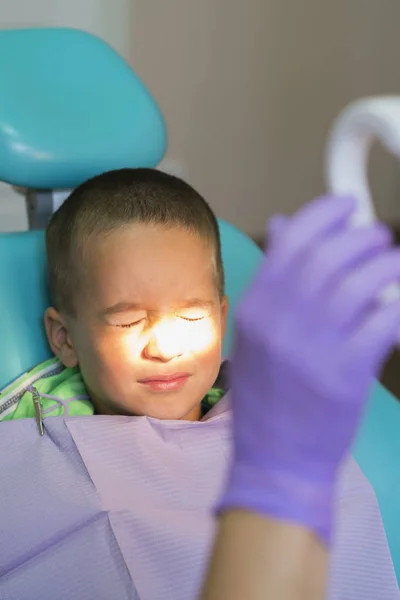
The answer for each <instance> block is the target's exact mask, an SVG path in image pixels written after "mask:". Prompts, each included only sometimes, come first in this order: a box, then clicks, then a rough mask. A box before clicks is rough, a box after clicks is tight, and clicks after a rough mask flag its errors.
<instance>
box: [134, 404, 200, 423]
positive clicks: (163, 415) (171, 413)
mask: <svg viewBox="0 0 400 600" xmlns="http://www.w3.org/2000/svg"><path fill="white" fill-rule="evenodd" d="M144 414H145V415H146V416H148V417H151V418H153V419H159V420H160V421H199V419H200V418H201V405H200V404H198V405H195V406H191V407H189V408H188V407H181V408H178V407H176V408H173V407H168V408H165V410H160V407H157V408H156V409H155V410H148V411H144Z"/></svg>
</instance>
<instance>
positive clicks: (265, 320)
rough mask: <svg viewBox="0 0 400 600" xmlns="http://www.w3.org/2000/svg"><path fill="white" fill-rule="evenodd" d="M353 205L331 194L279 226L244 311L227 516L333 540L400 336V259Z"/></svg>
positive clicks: (379, 228) (239, 318)
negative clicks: (368, 406) (356, 441)
mask: <svg viewBox="0 0 400 600" xmlns="http://www.w3.org/2000/svg"><path fill="white" fill-rule="evenodd" d="M354 208H355V202H354V201H352V200H351V199H346V198H334V197H328V198H322V199H318V200H317V201H314V202H313V203H312V204H309V205H308V206H306V207H305V208H303V209H302V210H301V211H299V212H298V213H297V214H296V215H295V216H294V217H293V218H291V219H286V220H285V219H283V218H278V219H275V220H273V221H272V222H271V225H270V232H269V234H270V245H269V249H268V251H267V253H266V256H265V260H264V262H263V264H262V266H261V268H260V270H259V272H258V275H257V276H256V278H255V280H254V282H253V284H252V285H251V287H250V289H249V290H248V292H247V294H246V295H245V297H244V299H243V301H242V302H241V305H240V307H239V309H238V311H237V314H236V342H235V348H234V354H233V361H232V369H231V384H232V390H231V391H232V402H233V422H234V425H233V427H234V464H233V466H232V470H231V474H230V479H229V482H228V486H227V489H226V493H225V495H224V497H223V499H222V502H221V505H220V509H221V510H224V509H228V508H246V509H249V510H252V511H255V512H258V513H261V514H263V515H266V516H270V517H272V518H278V519H283V520H287V521H290V522H295V523H298V524H300V525H304V526H306V527H308V528H310V529H312V530H314V531H315V532H316V533H317V534H319V535H320V536H321V538H322V539H323V540H324V541H325V542H327V543H329V540H330V536H331V522H332V504H333V496H334V487H335V483H336V475H337V470H338V467H339V465H340V463H341V461H342V459H343V457H344V455H345V454H346V453H347V452H348V451H349V449H350V446H351V443H352V440H353V437H354V434H355V431H356V428H357V424H358V423H359V420H360V416H361V414H362V409H363V407H364V405H365V402H366V398H367V395H368V391H369V388H370V385H371V383H372V381H373V379H374V378H375V377H376V376H377V374H378V372H379V369H380V367H381V365H382V363H383V361H384V359H385V357H386V355H387V354H388V352H389V350H390V349H391V347H392V345H393V344H394V342H395V339H396V337H397V334H398V331H399V328H400V301H398V300H396V301H393V302H392V303H391V304H386V305H383V304H382V303H381V302H379V301H377V297H378V295H379V294H380V292H381V291H382V290H383V288H385V287H386V286H387V285H388V284H390V283H393V282H395V281H398V280H399V279H400V251H399V250H397V249H394V248H393V247H391V236H390V233H389V231H388V230H387V229H386V228H385V227H384V226H383V225H380V224H375V225H372V226H370V227H367V228H363V229H353V228H351V227H350V226H349V217H350V215H351V213H352V211H353V210H354Z"/></svg>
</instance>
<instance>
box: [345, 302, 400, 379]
mask: <svg viewBox="0 0 400 600" xmlns="http://www.w3.org/2000/svg"><path fill="white" fill-rule="evenodd" d="M399 334H400V300H395V301H394V302H391V303H390V304H386V305H382V304H379V305H377V307H376V309H375V310H373V311H371V312H370V314H368V315H367V316H366V318H365V320H364V323H363V324H362V326H361V327H360V328H359V330H358V332H357V334H356V335H355V337H354V340H353V348H354V351H355V352H357V354H358V355H359V357H360V361H361V363H364V366H366V367H369V368H370V369H371V371H372V375H373V376H374V377H376V378H377V377H378V376H379V372H380V370H381V368H382V366H383V364H384V362H385V360H386V359H387V357H388V356H389V354H390V352H391V350H392V349H393V347H394V346H395V344H396V343H397V341H398V339H399ZM365 361H366V362H367V364H365Z"/></svg>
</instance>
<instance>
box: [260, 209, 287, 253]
mask: <svg viewBox="0 0 400 600" xmlns="http://www.w3.org/2000/svg"><path fill="white" fill-rule="evenodd" d="M288 222H289V218H288V217H285V216H284V215H274V216H273V217H271V218H270V220H269V221H268V223H267V233H266V241H267V244H268V246H270V245H271V244H273V243H274V242H275V241H276V240H277V239H278V238H279V235H280V234H281V233H282V231H283V230H284V228H285V226H286V225H287V223H288Z"/></svg>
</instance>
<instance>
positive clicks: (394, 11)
mask: <svg viewBox="0 0 400 600" xmlns="http://www.w3.org/2000/svg"><path fill="white" fill-rule="evenodd" d="M399 23H400V2H398V0H381V1H378V0H335V1H334V2H321V0H296V2H293V0H246V2H243V1H239V0H168V1H166V0H112V1H111V0H68V1H66V0H0V27H2V28H15V27H32V26H41V25H44V26H57V25H58V26H60V25H61V26H70V27H77V28H81V29H85V30H87V31H89V32H92V33H95V34H98V35H100V36H101V37H102V38H104V39H105V40H106V41H108V42H109V43H110V44H111V45H112V46H113V47H114V48H115V49H116V50H118V51H119V52H120V53H121V54H122V55H123V56H124V57H125V58H127V59H128V60H129V62H130V64H131V65H132V66H133V68H134V69H135V70H136V72H137V73H138V74H139V76H140V77H141V78H142V79H143V81H144V82H145V84H146V85H147V87H148V88H149V89H150V91H151V92H152V94H153V95H154V97H155V98H156V100H157V102H158V104H159V105H160V107H161V110H162V111H163V114H164V115H165V118H166V121H167V127H168V135H169V146H168V152H167V155H166V157H165V159H164V160H163V164H162V165H161V166H162V168H164V169H165V170H167V171H170V172H172V173H175V174H177V175H181V176H182V177H184V178H185V179H187V180H188V181H189V182H190V183H192V184H193V185H194V186H195V187H197V188H198V189H199V191H200V192H202V193H203V194H204V195H205V197H206V198H207V199H208V200H209V202H210V203H211V204H212V206H213V208H214V209H215V211H216V212H217V214H218V215H219V216H220V217H223V218H225V219H227V220H228V221H231V222H232V223H234V224H235V225H237V226H238V227H240V228H241V229H243V230H244V231H246V232H247V233H248V234H250V235H251V236H252V237H253V238H254V239H256V240H257V241H261V240H262V238H263V229H264V223H265V220H266V218H267V217H269V216H270V215H271V214H273V213H275V212H278V211H280V212H291V211H293V210H295V209H296V208H298V207H299V206H300V205H301V204H302V203H304V202H306V201H307V200H309V199H311V198H312V197H313V196H315V195H316V194H319V193H321V192H323V190H324V179H323V152H324V144H325V140H326V137H327V134H328V131H329V127H330V125H331V123H332V121H333V120H334V118H335V117H336V116H337V114H338V112H339V111H340V110H341V109H342V108H343V107H344V106H345V105H346V104H347V103H348V102H349V101H350V100H352V99H354V98H357V97H360V96H366V95H371V94H382V93H400V68H399V66H398V64H399V57H400V37H399V34H398V27H399ZM0 59H1V60H5V57H0ZM27 93H29V90H27ZM371 163H372V164H371V180H372V187H373V190H374V196H375V199H376V203H377V206H378V211H379V214H380V216H381V217H382V218H384V219H385V220H386V221H387V222H389V223H390V224H391V225H392V226H393V227H395V228H396V227H397V226H398V223H400V169H399V168H398V165H397V164H396V161H395V160H394V159H393V158H392V157H389V156H388V155H386V154H385V153H384V152H383V150H380V149H379V148H376V149H374V152H373V154H372V161H371ZM0 224H1V229H2V230H3V231H4V230H7V229H14V230H15V229H23V228H25V227H26V216H25V207H24V202H23V198H22V197H20V196H18V195H16V194H14V192H12V191H11V190H10V188H8V186H5V185H1V188H0Z"/></svg>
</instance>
